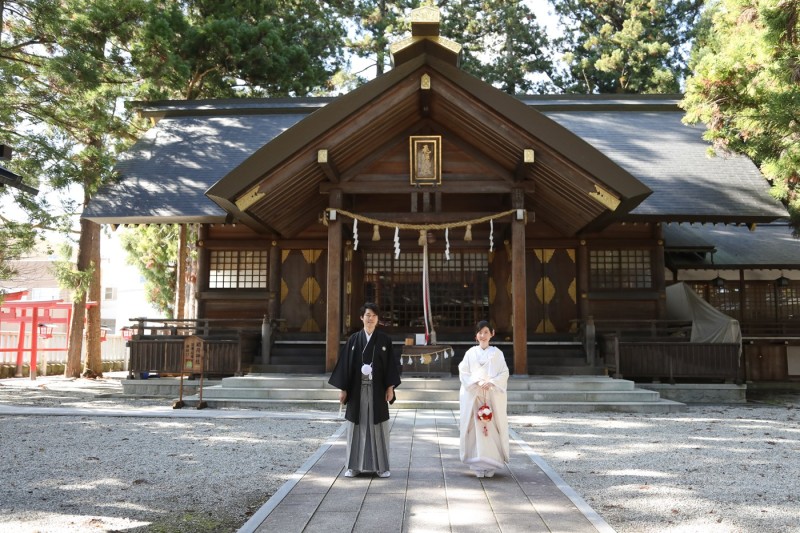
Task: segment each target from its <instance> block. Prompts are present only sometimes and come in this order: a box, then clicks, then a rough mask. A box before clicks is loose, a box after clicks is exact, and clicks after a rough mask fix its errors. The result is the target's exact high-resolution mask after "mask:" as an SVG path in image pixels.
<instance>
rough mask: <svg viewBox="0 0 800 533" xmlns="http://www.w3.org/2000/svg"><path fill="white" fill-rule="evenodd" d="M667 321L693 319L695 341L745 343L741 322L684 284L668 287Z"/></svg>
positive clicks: (693, 337) (693, 338)
mask: <svg viewBox="0 0 800 533" xmlns="http://www.w3.org/2000/svg"><path fill="white" fill-rule="evenodd" d="M667 318H668V319H669V320H686V321H689V320H691V321H692V338H691V341H692V342H730V343H737V344H739V345H741V343H742V331H741V329H739V321H738V320H736V319H735V318H731V317H729V316H728V315H726V314H725V313H723V312H722V311H719V310H717V309H716V308H715V307H714V306H713V305H711V304H710V303H708V302H706V301H705V300H703V299H702V298H700V296H698V295H697V293H696V292H694V290H692V288H691V287H690V286H689V285H687V284H685V283H676V284H674V285H670V286H669V287H667Z"/></svg>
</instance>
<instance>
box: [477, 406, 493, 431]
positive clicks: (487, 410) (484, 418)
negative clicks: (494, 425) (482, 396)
mask: <svg viewBox="0 0 800 533" xmlns="http://www.w3.org/2000/svg"><path fill="white" fill-rule="evenodd" d="M478 420H480V421H481V422H483V423H484V424H483V434H484V435H486V436H487V437H488V436H489V429H488V428H487V427H486V422H491V420H492V408H491V407H489V404H487V403H486V402H484V403H483V405H481V406H480V407H478Z"/></svg>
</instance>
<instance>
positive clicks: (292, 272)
mask: <svg viewBox="0 0 800 533" xmlns="http://www.w3.org/2000/svg"><path fill="white" fill-rule="evenodd" d="M281 260H282V265H281V318H283V319H284V320H285V321H286V322H285V324H284V326H285V328H286V330H287V331H295V332H296V331H302V332H321V331H324V330H325V312H326V310H325V298H326V287H327V283H326V279H327V266H326V264H327V252H326V251H325V250H283V252H282V257H281Z"/></svg>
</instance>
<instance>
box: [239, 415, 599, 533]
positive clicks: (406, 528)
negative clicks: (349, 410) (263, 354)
mask: <svg viewBox="0 0 800 533" xmlns="http://www.w3.org/2000/svg"><path fill="white" fill-rule="evenodd" d="M390 443H391V450H390V453H391V465H392V470H391V472H392V476H391V477H390V478H385V479H381V478H378V477H377V476H374V475H370V474H362V475H361V476H358V477H356V478H346V477H344V468H343V465H344V457H345V447H346V437H345V433H344V425H343V426H342V428H341V429H340V430H339V431H338V432H337V433H336V434H335V435H334V436H332V437H331V438H330V439H329V440H328V442H327V443H326V444H325V445H324V446H322V447H321V448H320V450H319V451H318V452H317V453H316V454H315V455H314V456H313V457H311V458H310V459H309V460H308V461H307V462H306V463H305V464H304V465H303V467H302V468H301V469H300V470H299V471H298V472H297V473H295V475H294V476H293V479H292V480H290V481H289V482H287V483H286V484H285V485H284V486H283V487H281V489H280V490H279V491H278V492H277V493H276V494H275V495H274V496H273V497H272V498H271V499H270V500H269V501H268V502H267V503H266V504H264V506H262V507H261V508H260V509H259V510H258V511H257V512H256V513H255V514H254V515H253V516H252V518H251V519H250V520H249V521H248V522H247V523H246V524H245V525H244V526H243V527H242V528H241V529H240V530H239V531H240V533H251V532H258V533H266V532H274V531H281V532H282V533H284V532H285V533H292V532H306V533H308V532H324V533H335V532H340V531H342V532H344V531H346V532H351V531H355V532H374V531H382V532H392V531H396V532H412V533H414V532H439V531H446V532H458V533H462V532H470V531H475V532H481V533H486V532H504V533H505V532H526V533H536V532H562V533H584V532H586V533H589V532H591V533H594V532H598V531H599V532H603V533H608V532H613V531H614V530H613V529H612V528H611V527H610V526H609V525H608V524H607V523H606V522H605V521H604V520H603V519H602V518H601V517H600V516H599V515H598V514H597V513H596V512H594V511H593V510H592V509H591V508H590V507H589V506H588V505H587V504H586V502H585V501H583V499H582V498H581V497H580V496H578V495H577V494H576V493H575V492H574V491H573V490H572V489H571V488H570V487H569V486H567V485H566V484H565V483H564V481H563V480H562V479H561V478H560V477H559V476H558V474H557V473H556V472H554V471H553V470H552V469H551V468H550V467H549V466H548V465H547V463H545V462H544V461H543V460H542V459H541V458H540V457H538V456H537V455H536V454H535V453H533V451H532V450H531V449H530V448H529V447H528V446H527V445H526V444H525V443H524V442H522V440H521V439H519V438H518V436H517V435H516V433H515V432H513V431H512V432H511V463H510V464H509V465H508V467H507V468H505V469H503V470H500V471H498V472H497V473H496V474H495V476H494V477H493V478H485V479H478V478H476V477H475V476H474V474H472V473H471V472H470V471H469V469H468V468H467V466H466V465H464V464H463V463H461V461H460V460H459V458H458V423H457V413H455V412H453V411H449V410H442V411H434V410H415V411H412V410H408V411H406V410H393V411H392V426H391V441H390Z"/></svg>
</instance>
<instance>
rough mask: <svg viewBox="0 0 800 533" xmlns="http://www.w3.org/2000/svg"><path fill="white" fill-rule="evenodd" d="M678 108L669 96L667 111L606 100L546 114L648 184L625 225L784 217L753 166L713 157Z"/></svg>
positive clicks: (698, 131) (737, 159)
mask: <svg viewBox="0 0 800 533" xmlns="http://www.w3.org/2000/svg"><path fill="white" fill-rule="evenodd" d="M650 101H651V102H652V100H650ZM557 102H558V101H557V100H551V101H550V104H551V105H553V107H556V105H557ZM663 102H666V100H663ZM677 104H678V100H677V99H676V100H674V107H673V108H672V109H671V110H670V109H668V108H667V109H661V110H655V109H652V110H651V109H640V110H638V111H637V110H636V106H635V105H627V106H621V105H617V106H612V105H611V102H606V103H605V107H606V109H605V110H604V109H602V107H601V108H600V109H597V108H595V109H586V110H585V111H579V110H578V111H576V110H575V109H576V108H573V109H571V110H565V111H553V112H547V111H546V110H545V113H546V114H547V116H548V117H550V118H552V119H553V120H555V121H556V122H558V123H559V124H562V125H564V126H566V127H567V128H569V129H570V130H571V131H573V132H575V133H576V134H577V135H579V136H580V137H581V138H583V139H585V140H586V141H588V142H589V144H591V145H592V146H594V147H595V148H597V149H598V150H600V151H601V152H603V153H604V154H606V155H607V156H608V157H609V158H611V159H612V160H613V161H615V162H616V163H617V164H619V165H620V166H622V167H624V168H625V169H626V170H628V171H629V172H630V173H631V174H632V175H633V176H635V177H637V178H638V179H640V180H642V181H643V182H644V183H645V184H647V186H648V187H650V189H651V190H652V191H653V194H652V195H650V196H649V197H648V198H647V199H646V200H645V201H643V202H642V203H641V204H640V205H638V206H637V207H635V208H634V209H633V210H632V211H631V212H630V214H629V216H628V217H626V218H627V219H628V220H651V221H662V220H671V221H681V222H723V223H724V222H728V223H736V222H742V221H750V222H768V221H771V220H775V219H776V218H779V217H785V216H786V209H785V208H784V207H783V205H782V204H781V203H780V202H779V201H778V200H776V199H774V198H773V197H772V196H771V195H770V194H769V184H768V183H767V181H766V180H765V179H764V176H763V175H762V174H761V173H760V172H759V170H758V168H756V166H755V165H754V164H753V162H752V161H750V160H749V159H748V158H747V157H745V156H741V155H734V154H722V153H717V154H714V155H713V156H712V155H711V154H710V153H709V150H710V148H709V144H708V143H707V142H706V141H704V140H703V138H702V135H703V133H704V131H705V128H704V127H702V126H687V125H685V124H683V123H682V122H681V119H682V118H683V112H682V111H681V110H680V109H678V107H677ZM587 107H588V106H587ZM598 107H599V106H598ZM642 107H644V106H642ZM628 110H630V111H632V112H628Z"/></svg>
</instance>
